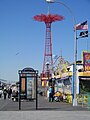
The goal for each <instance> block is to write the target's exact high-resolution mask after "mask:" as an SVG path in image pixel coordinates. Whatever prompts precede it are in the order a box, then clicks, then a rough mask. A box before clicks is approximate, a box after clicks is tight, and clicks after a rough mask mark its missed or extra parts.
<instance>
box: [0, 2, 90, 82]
mask: <svg viewBox="0 0 90 120" xmlns="http://www.w3.org/2000/svg"><path fill="white" fill-rule="evenodd" d="M57 1H59V0H57ZM62 2H64V3H65V4H66V5H67V6H68V7H69V8H70V9H71V10H72V12H73V16H74V17H75V19H76V23H77V24H78V23H80V22H84V21H85V20H88V25H90V14H89V11H90V0H62ZM47 12H48V4H47V3H46V2H45V0H0V78H1V79H5V80H8V81H17V80H18V70H21V69H23V68H25V67H32V68H34V69H37V70H39V73H40V72H41V71H42V65H43V59H44V41H45V24H44V23H40V22H37V21H34V20H33V16H35V15H37V14H41V13H43V14H47ZM50 13H51V14H59V15H62V16H64V17H65V19H64V20H63V21H60V22H56V23H52V44H53V45H52V46H53V54H54V55H61V51H62V56H63V57H64V58H65V59H66V60H68V61H69V62H71V63H72V62H73V61H74V31H73V27H74V22H73V19H72V15H71V14H70V12H69V11H68V9H67V8H66V7H65V6H63V5H61V4H59V3H58V4H57V3H54V4H50ZM77 32H78V34H79V33H80V31H77ZM89 40H90V36H89V37H88V38H81V39H79V40H78V55H77V56H78V59H81V53H82V51H83V50H87V46H88V50H90V41H89ZM87 43H88V45H87Z"/></svg>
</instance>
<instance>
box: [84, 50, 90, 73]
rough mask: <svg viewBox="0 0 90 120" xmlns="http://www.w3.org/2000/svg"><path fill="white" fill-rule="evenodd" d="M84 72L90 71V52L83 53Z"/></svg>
mask: <svg viewBox="0 0 90 120" xmlns="http://www.w3.org/2000/svg"><path fill="white" fill-rule="evenodd" d="M83 66H84V71H90V52H83Z"/></svg>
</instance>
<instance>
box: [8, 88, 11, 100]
mask: <svg viewBox="0 0 90 120" xmlns="http://www.w3.org/2000/svg"><path fill="white" fill-rule="evenodd" d="M11 94H12V89H11V88H10V87H9V89H8V98H9V99H10V98H11Z"/></svg>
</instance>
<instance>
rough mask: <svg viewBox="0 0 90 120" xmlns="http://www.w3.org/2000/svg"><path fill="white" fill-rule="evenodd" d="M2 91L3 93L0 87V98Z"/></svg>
mask: <svg viewBox="0 0 90 120" xmlns="http://www.w3.org/2000/svg"><path fill="white" fill-rule="evenodd" d="M2 93H3V92H2V89H0V98H2Z"/></svg>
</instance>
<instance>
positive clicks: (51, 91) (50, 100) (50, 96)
mask: <svg viewBox="0 0 90 120" xmlns="http://www.w3.org/2000/svg"><path fill="white" fill-rule="evenodd" d="M48 91H49V102H53V100H54V96H53V95H54V90H53V86H51V85H50V86H49V90H48Z"/></svg>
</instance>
